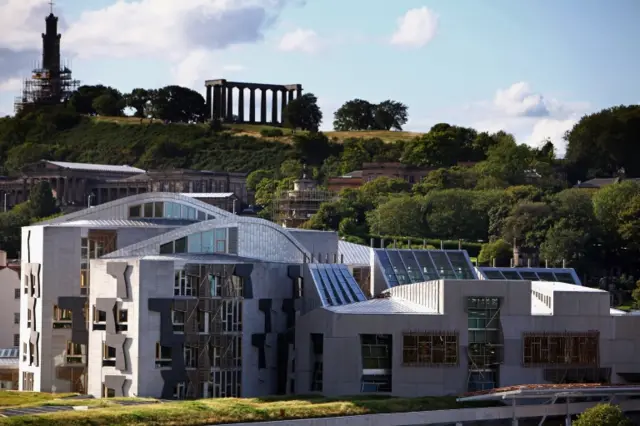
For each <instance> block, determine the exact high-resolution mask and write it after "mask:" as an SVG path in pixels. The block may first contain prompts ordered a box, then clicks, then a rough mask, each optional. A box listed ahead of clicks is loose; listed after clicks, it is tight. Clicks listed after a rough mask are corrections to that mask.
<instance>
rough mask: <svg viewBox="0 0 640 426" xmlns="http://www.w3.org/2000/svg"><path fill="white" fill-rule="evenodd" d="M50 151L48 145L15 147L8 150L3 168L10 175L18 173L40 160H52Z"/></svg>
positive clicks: (36, 144)
mask: <svg viewBox="0 0 640 426" xmlns="http://www.w3.org/2000/svg"><path fill="white" fill-rule="evenodd" d="M52 157H53V156H52V149H51V146H49V145H44V144H39V143H25V144H22V145H16V146H14V147H13V148H11V149H10V150H9V152H8V153H7V158H6V160H5V163H4V167H5V168H6V169H7V171H9V172H11V173H18V172H19V171H20V170H22V168H23V167H24V166H26V165H27V164H33V163H37V162H38V161H40V160H50V159H52Z"/></svg>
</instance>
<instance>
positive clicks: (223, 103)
mask: <svg viewBox="0 0 640 426" xmlns="http://www.w3.org/2000/svg"><path fill="white" fill-rule="evenodd" d="M226 117H227V87H226V86H221V87H220V119H221V120H223V121H224V119H225V118H226Z"/></svg>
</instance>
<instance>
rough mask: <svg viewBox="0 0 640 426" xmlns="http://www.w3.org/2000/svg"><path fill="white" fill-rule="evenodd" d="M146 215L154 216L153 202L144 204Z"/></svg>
mask: <svg viewBox="0 0 640 426" xmlns="http://www.w3.org/2000/svg"><path fill="white" fill-rule="evenodd" d="M144 217H153V203H145V204H144Z"/></svg>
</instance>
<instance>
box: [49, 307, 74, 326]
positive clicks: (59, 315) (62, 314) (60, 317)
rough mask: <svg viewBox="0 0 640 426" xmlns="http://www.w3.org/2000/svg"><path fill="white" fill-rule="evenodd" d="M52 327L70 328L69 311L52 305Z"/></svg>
mask: <svg viewBox="0 0 640 426" xmlns="http://www.w3.org/2000/svg"><path fill="white" fill-rule="evenodd" d="M53 328H71V311H70V310H68V309H60V308H59V307H58V305H54V306H53Z"/></svg>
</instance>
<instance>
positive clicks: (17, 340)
mask: <svg viewBox="0 0 640 426" xmlns="http://www.w3.org/2000/svg"><path fill="white" fill-rule="evenodd" d="M13 346H15V347H16V348H17V347H19V346H20V335H19V334H14V335H13Z"/></svg>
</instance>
